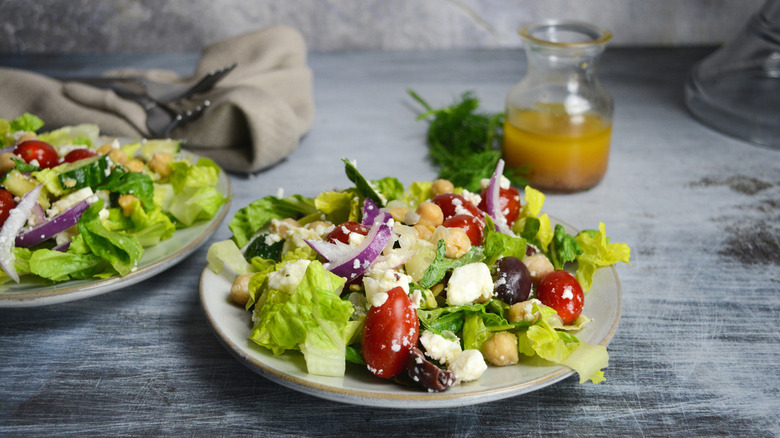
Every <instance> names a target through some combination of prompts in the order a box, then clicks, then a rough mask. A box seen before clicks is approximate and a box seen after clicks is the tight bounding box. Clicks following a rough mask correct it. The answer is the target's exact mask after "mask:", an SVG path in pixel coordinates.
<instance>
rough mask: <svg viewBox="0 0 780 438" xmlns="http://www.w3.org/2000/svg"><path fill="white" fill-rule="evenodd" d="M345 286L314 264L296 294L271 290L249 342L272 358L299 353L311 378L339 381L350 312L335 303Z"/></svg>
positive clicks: (345, 304)
mask: <svg viewBox="0 0 780 438" xmlns="http://www.w3.org/2000/svg"><path fill="white" fill-rule="evenodd" d="M344 283H345V280H344V279H343V278H341V277H339V276H337V275H335V274H332V273H330V272H328V271H327V270H325V268H323V266H322V264H321V263H320V262H318V261H312V262H311V263H310V264H309V266H308V268H307V269H306V273H305V274H304V277H303V279H302V280H301V282H300V284H299V285H298V287H297V288H296V289H295V291H294V292H293V293H292V294H290V293H287V292H282V291H277V290H269V291H267V296H266V299H265V302H264V303H263V306H262V307H261V308H260V309H259V311H256V314H255V316H256V319H257V324H256V325H255V327H254V328H253V329H252V333H251V335H250V339H252V341H254V342H255V343H257V344H258V345H260V346H263V347H265V348H268V349H269V350H271V351H272V352H273V353H274V354H281V353H283V352H284V351H286V350H300V351H301V352H302V353H303V354H304V359H305V360H306V367H307V368H308V371H309V373H312V374H320V375H328V376H343V375H344V372H345V368H346V360H345V351H346V334H347V326H348V322H349V318H350V316H351V315H352V312H353V307H352V304H351V303H350V302H349V301H346V300H342V299H341V298H339V293H340V292H341V289H342V287H343V286H344Z"/></svg>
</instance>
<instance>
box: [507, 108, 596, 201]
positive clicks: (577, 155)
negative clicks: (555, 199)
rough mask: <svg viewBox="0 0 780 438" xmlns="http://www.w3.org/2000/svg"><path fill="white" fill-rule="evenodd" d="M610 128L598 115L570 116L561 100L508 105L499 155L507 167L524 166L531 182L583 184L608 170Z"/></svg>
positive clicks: (546, 186) (566, 188)
mask: <svg viewBox="0 0 780 438" xmlns="http://www.w3.org/2000/svg"><path fill="white" fill-rule="evenodd" d="M558 107H560V108H558ZM611 132H612V125H611V123H610V122H608V121H606V120H605V119H604V118H603V117H601V116H600V115H598V114H595V113H585V114H582V115H569V114H566V112H565V111H563V106H562V105H550V106H547V107H543V108H535V109H523V110H510V111H508V112H507V117H506V121H505V123H504V144H503V155H504V160H505V161H506V163H507V166H508V167H524V168H526V169H527V170H528V174H527V179H528V181H529V183H530V184H531V186H532V187H535V188H538V189H543V190H548V191H558V192H571V191H576V190H583V189H587V188H590V187H593V186H595V185H596V184H598V182H599V181H601V178H602V177H603V176H604V174H605V173H606V171H607V162H608V159H609V142H610V136H611Z"/></svg>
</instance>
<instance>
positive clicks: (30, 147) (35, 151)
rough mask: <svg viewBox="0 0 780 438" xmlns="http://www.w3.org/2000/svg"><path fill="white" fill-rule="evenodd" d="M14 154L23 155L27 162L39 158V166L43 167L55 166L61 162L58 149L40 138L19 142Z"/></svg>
mask: <svg viewBox="0 0 780 438" xmlns="http://www.w3.org/2000/svg"><path fill="white" fill-rule="evenodd" d="M14 154H16V155H18V156H20V157H22V159H23V160H24V161H25V162H27V163H30V162H31V161H33V160H37V161H38V167H40V168H41V169H48V168H50V167H54V166H56V165H57V164H59V162H60V156H59V154H58V153H57V150H56V149H54V147H53V146H52V145H50V144H49V143H46V142H43V141H40V140H27V141H23V142H21V143H19V144H18V145H16V148H14Z"/></svg>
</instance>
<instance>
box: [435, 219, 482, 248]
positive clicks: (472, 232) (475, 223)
mask: <svg viewBox="0 0 780 438" xmlns="http://www.w3.org/2000/svg"><path fill="white" fill-rule="evenodd" d="M442 225H444V227H446V228H461V229H463V231H465V232H466V235H467V236H469V240H470V241H471V244H472V245H482V241H483V240H484V239H485V224H484V223H483V222H482V219H480V218H478V217H476V216H472V215H470V214H456V215H455V216H452V217H450V218H449V219H445V220H444V223H443V224H442Z"/></svg>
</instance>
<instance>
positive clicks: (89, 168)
mask: <svg viewBox="0 0 780 438" xmlns="http://www.w3.org/2000/svg"><path fill="white" fill-rule="evenodd" d="M112 164H113V162H112V161H111V158H109V157H108V155H99V156H97V157H90V158H85V159H83V160H79V161H76V162H74V163H66V164H62V165H60V166H59V168H60V169H61V171H60V174H59V175H58V176H57V177H58V178H59V180H60V184H61V185H62V188H64V189H65V190H78V189H83V188H84V187H95V186H98V185H100V184H102V183H103V181H105V180H106V179H108V177H109V176H110V175H111V165H112Z"/></svg>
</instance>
